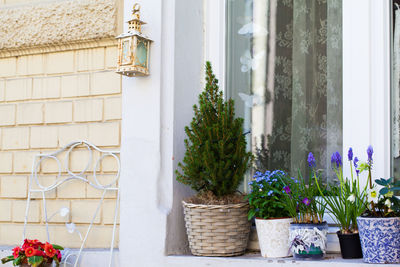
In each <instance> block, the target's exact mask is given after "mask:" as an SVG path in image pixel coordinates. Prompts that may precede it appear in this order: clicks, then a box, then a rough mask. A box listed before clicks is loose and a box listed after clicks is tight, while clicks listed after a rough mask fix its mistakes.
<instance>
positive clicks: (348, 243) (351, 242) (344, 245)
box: [336, 231, 363, 259]
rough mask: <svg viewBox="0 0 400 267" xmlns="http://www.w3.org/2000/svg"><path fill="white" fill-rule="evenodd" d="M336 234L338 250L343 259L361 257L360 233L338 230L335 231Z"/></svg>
mask: <svg viewBox="0 0 400 267" xmlns="http://www.w3.org/2000/svg"><path fill="white" fill-rule="evenodd" d="M336 234H337V236H338V238H339V243H340V252H341V253H342V258H343V259H359V258H362V257H363V254H362V251H361V242H360V235H359V234H358V233H356V234H342V233H341V232H340V231H337V232H336Z"/></svg>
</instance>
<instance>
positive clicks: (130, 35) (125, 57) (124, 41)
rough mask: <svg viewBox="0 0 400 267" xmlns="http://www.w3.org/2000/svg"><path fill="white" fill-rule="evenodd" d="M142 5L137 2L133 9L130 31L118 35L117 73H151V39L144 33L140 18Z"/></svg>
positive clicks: (141, 74) (137, 74)
mask: <svg viewBox="0 0 400 267" xmlns="http://www.w3.org/2000/svg"><path fill="white" fill-rule="evenodd" d="M139 11H140V5H139V4H137V3H136V4H135V5H134V6H133V10H132V19H131V20H129V21H128V25H129V29H128V32H126V33H122V34H120V35H119V36H117V39H118V68H117V71H116V72H117V73H119V74H122V75H126V76H130V77H132V76H147V75H149V56H150V43H151V42H152V40H150V39H149V38H148V37H147V36H146V35H144V34H142V25H143V24H146V23H145V22H143V21H141V20H140V13H139Z"/></svg>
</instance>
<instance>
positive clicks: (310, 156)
mask: <svg viewBox="0 0 400 267" xmlns="http://www.w3.org/2000/svg"><path fill="white" fill-rule="evenodd" d="M307 161H308V166H310V168H313V167H315V166H316V164H315V158H314V155H313V153H311V152H310V153H308V158H307Z"/></svg>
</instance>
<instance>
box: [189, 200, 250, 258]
mask: <svg viewBox="0 0 400 267" xmlns="http://www.w3.org/2000/svg"><path fill="white" fill-rule="evenodd" d="M182 204H183V210H184V214H185V222H186V231H187V235H188V239H189V247H190V250H191V252H192V254H193V255H196V256H225V257H226V256H237V255H242V254H243V253H244V252H245V251H246V247H247V243H248V240H249V233H250V222H249V221H248V219H247V212H248V210H249V204H248V203H247V202H245V203H239V204H229V205H200V204H190V203H186V202H185V201H182Z"/></svg>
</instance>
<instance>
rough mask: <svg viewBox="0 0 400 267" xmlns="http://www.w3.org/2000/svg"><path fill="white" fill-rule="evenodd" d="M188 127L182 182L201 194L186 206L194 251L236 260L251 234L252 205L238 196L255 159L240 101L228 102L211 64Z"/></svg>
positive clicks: (180, 179)
mask: <svg viewBox="0 0 400 267" xmlns="http://www.w3.org/2000/svg"><path fill="white" fill-rule="evenodd" d="M193 109H194V117H193V120H192V122H191V124H190V126H187V127H185V132H186V135H187V139H185V147H186V153H185V156H184V159H183V162H181V163H179V165H178V166H179V168H180V170H177V171H176V175H177V180H178V181H179V182H181V183H183V184H186V185H189V186H190V187H191V188H192V189H194V190H195V191H197V195H196V196H194V197H191V198H189V199H185V200H184V201H183V202H182V203H183V208H184V214H185V222H186V229H187V234H188V239H189V246H190V250H191V252H192V254H193V255H199V256H235V255H241V254H243V253H244V252H245V250H246V247H247V242H248V236H249V231H250V223H249V221H248V220H247V213H248V209H249V204H248V202H247V201H245V200H244V196H243V195H241V194H238V193H237V190H238V187H239V185H240V184H241V183H242V181H243V179H244V174H245V172H246V171H247V169H248V168H249V166H250V161H251V159H252V155H251V153H249V152H246V140H245V137H244V135H243V119H242V118H235V112H234V102H233V100H232V99H229V100H228V101H225V100H224V98H223V95H222V92H221V91H220V90H219V87H218V80H217V79H216V78H215V76H214V74H213V72H212V68H211V63H210V62H207V63H206V86H205V90H204V91H203V92H202V93H201V94H200V96H199V105H198V106H197V105H194V106H193Z"/></svg>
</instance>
